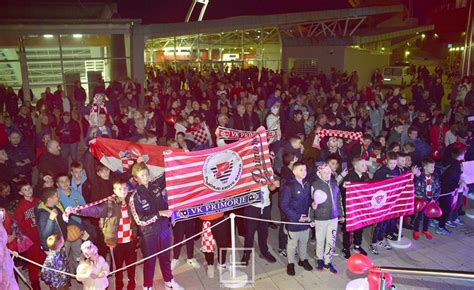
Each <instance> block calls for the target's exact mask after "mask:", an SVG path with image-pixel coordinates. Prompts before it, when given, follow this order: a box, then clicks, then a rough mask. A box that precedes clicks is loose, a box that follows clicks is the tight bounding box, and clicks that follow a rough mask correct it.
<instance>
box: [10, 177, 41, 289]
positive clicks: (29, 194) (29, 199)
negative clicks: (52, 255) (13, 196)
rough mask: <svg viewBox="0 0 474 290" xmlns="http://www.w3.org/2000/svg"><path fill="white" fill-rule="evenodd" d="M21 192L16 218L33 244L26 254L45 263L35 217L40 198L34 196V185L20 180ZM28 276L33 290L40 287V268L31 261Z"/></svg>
mask: <svg viewBox="0 0 474 290" xmlns="http://www.w3.org/2000/svg"><path fill="white" fill-rule="evenodd" d="M18 190H19V191H20V192H19V194H20V195H21V196H23V199H21V200H20V202H19V203H18V206H17V208H16V210H15V215H14V220H15V221H16V223H17V225H18V228H19V229H20V231H21V233H22V234H24V235H25V236H27V237H28V238H29V239H30V240H31V241H32V242H33V245H32V246H31V247H30V248H29V249H28V250H27V251H26V252H25V253H24V255H25V256H26V257H27V258H28V259H30V260H33V261H35V262H36V263H38V264H43V262H44V259H45V258H46V255H45V253H44V252H43V251H42V250H41V247H40V239H39V234H38V227H37V224H36V219H35V213H34V210H35V207H36V206H37V205H38V204H39V202H40V201H39V198H37V197H34V196H33V187H31V184H30V183H29V182H28V181H26V180H23V181H20V182H18ZM27 267H28V276H29V278H30V282H31V286H32V287H33V290H38V289H41V288H40V282H39V276H40V275H39V274H40V270H41V269H40V268H39V267H37V266H36V265H33V264H31V263H27Z"/></svg>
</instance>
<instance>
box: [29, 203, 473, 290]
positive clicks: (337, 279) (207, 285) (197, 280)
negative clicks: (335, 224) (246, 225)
mask: <svg viewBox="0 0 474 290" xmlns="http://www.w3.org/2000/svg"><path fill="white" fill-rule="evenodd" d="M471 207H474V203H472V202H471ZM275 211H276V209H274V216H278V215H277V213H276V212H275ZM464 220H465V221H466V225H465V226H464V227H461V228H458V229H456V230H454V234H453V235H452V236H439V235H436V234H434V238H433V240H431V241H428V240H426V239H425V238H424V237H423V236H422V237H421V238H420V240H418V241H413V244H412V247H411V248H410V249H408V250H395V249H394V250H390V251H387V250H382V251H381V254H380V255H379V256H373V255H370V254H369V257H370V258H371V259H372V260H373V262H374V263H375V264H376V265H379V266H391V267H409V268H424V269H444V270H457V271H472V272H474V250H473V249H472V246H473V241H474V220H471V219H468V218H467V217H464ZM269 231H270V237H269V244H270V248H271V252H272V253H273V254H274V255H275V256H276V257H277V260H278V261H277V263H275V264H268V263H267V262H265V261H264V260H262V259H261V258H259V257H258V253H257V255H256V257H255V261H256V263H255V274H256V275H255V283H254V284H253V285H248V286H247V287H246V288H249V289H263V290H270V289H291V290H297V289H345V285H346V284H347V282H348V281H350V280H351V279H354V278H360V277H362V276H360V275H353V274H351V273H349V272H348V271H347V269H346V267H345V259H344V257H343V256H342V254H341V255H339V256H336V257H334V260H333V262H334V264H335V265H336V267H337V268H338V270H339V273H338V274H337V275H334V274H331V273H330V272H329V271H323V272H316V271H315V270H313V271H311V272H307V271H304V270H303V269H302V268H301V267H299V266H296V276H294V277H289V276H288V275H287V274H286V259H284V258H283V257H281V256H278V254H277V250H276V249H278V230H274V229H269ZM368 234H369V233H368V231H366V233H365V236H364V244H363V247H364V248H365V249H368V244H367V241H368ZM404 235H406V236H407V237H410V238H411V232H410V231H407V230H404ZM340 238H341V237H339V240H338V243H337V249H338V251H339V252H340V249H341V245H340V243H341V240H340ZM237 242H238V247H242V239H239V240H238V241H237ZM198 246H199V244H198V243H196V247H195V256H196V258H197V260H198V261H199V262H200V263H201V264H204V263H205V261H204V257H203V255H202V254H201V253H200V251H199V247H198ZM314 247H315V246H314V245H308V250H309V253H310V255H311V256H312V257H313V256H314ZM184 248H185V247H183V249H182V254H181V256H182V257H185V255H186V254H185V249H184ZM228 255H230V253H229V254H228ZM240 255H241V253H239V254H238V255H237V256H238V258H239V260H240ZM229 260H230V259H229V256H228V261H229ZM310 261H311V263H312V264H313V265H314V259H313V258H311V259H310ZM250 269H251V268H250V267H248V268H247V269H246V270H247V272H248V273H249V274H250V271H251V270H250ZM141 273H142V267H141V266H139V267H138V269H137V282H138V285H139V286H140V288H137V289H141V285H142V283H143V282H142V281H143V280H142V275H141ZM174 274H175V277H176V280H177V281H178V282H179V283H180V284H181V285H182V286H184V287H185V289H196V290H197V289H222V288H223V287H221V286H220V284H219V282H218V275H217V271H216V277H215V278H214V279H209V278H207V276H206V271H205V267H202V268H201V269H198V270H196V269H192V268H191V267H190V266H189V265H187V264H186V263H185V260H184V259H183V260H182V262H181V264H180V265H179V266H178V267H177V269H175V271H174ZM155 279H156V280H155V289H164V286H163V282H162V280H161V274H160V271H159V267H157V269H156V275H155ZM393 280H394V282H395V284H396V285H397V287H398V288H397V289H466V290H467V289H474V282H467V281H458V280H448V279H434V278H426V277H420V276H401V275H394V277H393ZM23 286H24V285H23ZM43 287H44V289H47V288H46V286H44V285H43ZM22 289H26V287H22ZM72 289H82V288H81V287H80V286H79V285H78V284H76V283H74V284H73V288H72ZM110 289H113V288H110Z"/></svg>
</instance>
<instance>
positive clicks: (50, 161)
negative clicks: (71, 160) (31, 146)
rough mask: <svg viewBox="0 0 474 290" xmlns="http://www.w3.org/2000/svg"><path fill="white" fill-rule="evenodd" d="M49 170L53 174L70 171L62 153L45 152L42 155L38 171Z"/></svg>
mask: <svg viewBox="0 0 474 290" xmlns="http://www.w3.org/2000/svg"><path fill="white" fill-rule="evenodd" d="M46 170H49V171H51V173H52V174H53V176H56V175H58V174H59V173H68V171H69V170H68V166H67V163H66V160H64V158H63V157H62V156H61V155H54V154H51V153H49V152H45V153H43V154H42V155H41V157H40V159H39V163H38V171H39V172H43V171H46Z"/></svg>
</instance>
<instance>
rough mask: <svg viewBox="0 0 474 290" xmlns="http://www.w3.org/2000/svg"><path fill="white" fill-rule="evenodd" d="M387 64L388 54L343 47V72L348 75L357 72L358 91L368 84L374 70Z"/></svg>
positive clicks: (388, 60)
mask: <svg viewBox="0 0 474 290" xmlns="http://www.w3.org/2000/svg"><path fill="white" fill-rule="evenodd" d="M389 63H390V55H389V54H384V55H382V54H373V53H371V52H370V51H367V50H361V49H356V48H352V47H349V46H347V47H345V51H344V70H345V71H346V72H347V73H349V74H350V73H351V72H353V71H355V70H356V71H357V74H358V75H359V82H358V89H361V88H362V87H364V86H366V85H367V84H368V83H369V81H370V77H371V75H372V73H373V72H374V71H375V70H376V69H381V68H382V67H384V66H386V65H389Z"/></svg>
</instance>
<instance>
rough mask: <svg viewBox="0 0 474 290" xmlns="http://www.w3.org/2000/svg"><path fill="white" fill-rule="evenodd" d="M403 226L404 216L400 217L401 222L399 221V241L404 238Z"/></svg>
mask: <svg viewBox="0 0 474 290" xmlns="http://www.w3.org/2000/svg"><path fill="white" fill-rule="evenodd" d="M402 228H403V216H401V217H400V222H399V223H398V241H399V242H400V241H401V240H402Z"/></svg>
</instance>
